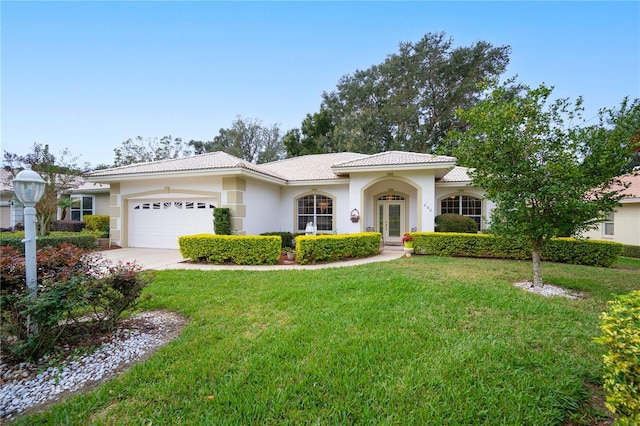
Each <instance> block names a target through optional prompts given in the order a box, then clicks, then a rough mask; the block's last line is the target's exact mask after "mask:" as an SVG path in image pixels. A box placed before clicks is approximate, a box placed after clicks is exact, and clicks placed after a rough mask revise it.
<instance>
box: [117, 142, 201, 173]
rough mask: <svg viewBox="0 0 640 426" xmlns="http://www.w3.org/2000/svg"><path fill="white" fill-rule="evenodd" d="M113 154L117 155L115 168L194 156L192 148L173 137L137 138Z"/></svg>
mask: <svg viewBox="0 0 640 426" xmlns="http://www.w3.org/2000/svg"><path fill="white" fill-rule="evenodd" d="M113 152H114V153H115V159H114V162H113V164H114V167H119V166H126V165H129V164H136V163H147V162H150V161H158V160H168V159H171V158H180V157H188V156H189V155H192V154H193V152H192V151H191V148H189V146H188V145H187V144H184V143H183V142H182V139H181V138H173V137H171V136H163V137H161V138H146V139H144V138H143V137H142V136H136V137H135V138H134V139H127V140H126V141H124V142H122V144H121V145H120V147H118V148H115V149H114V150H113Z"/></svg>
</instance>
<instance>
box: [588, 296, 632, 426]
mask: <svg viewBox="0 0 640 426" xmlns="http://www.w3.org/2000/svg"><path fill="white" fill-rule="evenodd" d="M601 320H602V322H601V323H600V329H601V330H602V336H601V337H598V338H596V339H595V341H596V342H598V343H600V344H602V345H604V346H605V347H606V348H607V353H606V354H605V355H604V356H603V359H604V389H605V391H606V392H607V398H606V402H605V405H606V406H607V408H608V409H609V410H611V412H612V413H613V414H615V415H616V424H619V425H638V424H640V362H638V360H640V290H636V291H632V292H631V293H629V294H626V295H622V296H618V297H617V298H616V299H614V300H612V301H610V302H609V309H608V311H607V312H605V313H603V314H602V316H601Z"/></svg>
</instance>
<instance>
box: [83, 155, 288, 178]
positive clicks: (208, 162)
mask: <svg viewBox="0 0 640 426" xmlns="http://www.w3.org/2000/svg"><path fill="white" fill-rule="evenodd" d="M233 168H243V169H247V170H253V171H256V172H260V173H264V174H267V175H271V176H273V177H278V178H282V177H281V176H278V175H277V174H275V173H273V172H269V171H265V170H263V168H262V167H260V166H259V165H256V164H253V163H250V162H248V161H244V160H242V159H240V158H238V157H234V156H233V155H230V154H227V153H226V152H222V151H217V152H211V153H207V154H201V155H194V156H191V157H184V158H173V159H169V160H161V161H153V162H150V163H138V164H131V165H128V166H121V167H115V168H112V169H104V170H96V171H93V172H89V173H87V174H85V176H86V177H108V176H120V175H138V174H139V175H142V174H155V173H172V172H184V171H195V170H213V169H233Z"/></svg>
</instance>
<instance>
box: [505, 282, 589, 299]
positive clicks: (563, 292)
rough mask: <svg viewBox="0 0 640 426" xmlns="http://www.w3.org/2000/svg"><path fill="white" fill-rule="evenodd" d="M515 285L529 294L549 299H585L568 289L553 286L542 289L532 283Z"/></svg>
mask: <svg viewBox="0 0 640 426" xmlns="http://www.w3.org/2000/svg"><path fill="white" fill-rule="evenodd" d="M513 285H514V286H516V287H519V288H521V289H523V290H525V291H528V292H529V293H535V294H539V295H541V296H547V297H551V296H559V297H566V298H567V299H582V298H583V297H582V296H581V295H580V294H577V293H572V292H571V291H569V290H567V289H564V288H562V287H558V286H555V285H553V284H545V285H543V286H542V287H534V285H533V282H532V281H522V282H518V283H513Z"/></svg>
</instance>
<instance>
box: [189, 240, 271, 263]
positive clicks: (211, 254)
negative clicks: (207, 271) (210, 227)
mask: <svg viewBox="0 0 640 426" xmlns="http://www.w3.org/2000/svg"><path fill="white" fill-rule="evenodd" d="M281 241H282V240H281V238H280V237H278V236H251V235H248V236H245V235H213V234H196V235H185V236H182V237H180V238H178V245H179V246H180V254H182V257H184V258H185V259H191V260H192V261H194V262H209V263H217V264H223V263H235V264H237V265H275V264H277V263H278V260H279V259H280V252H281V250H282V242H281Z"/></svg>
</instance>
